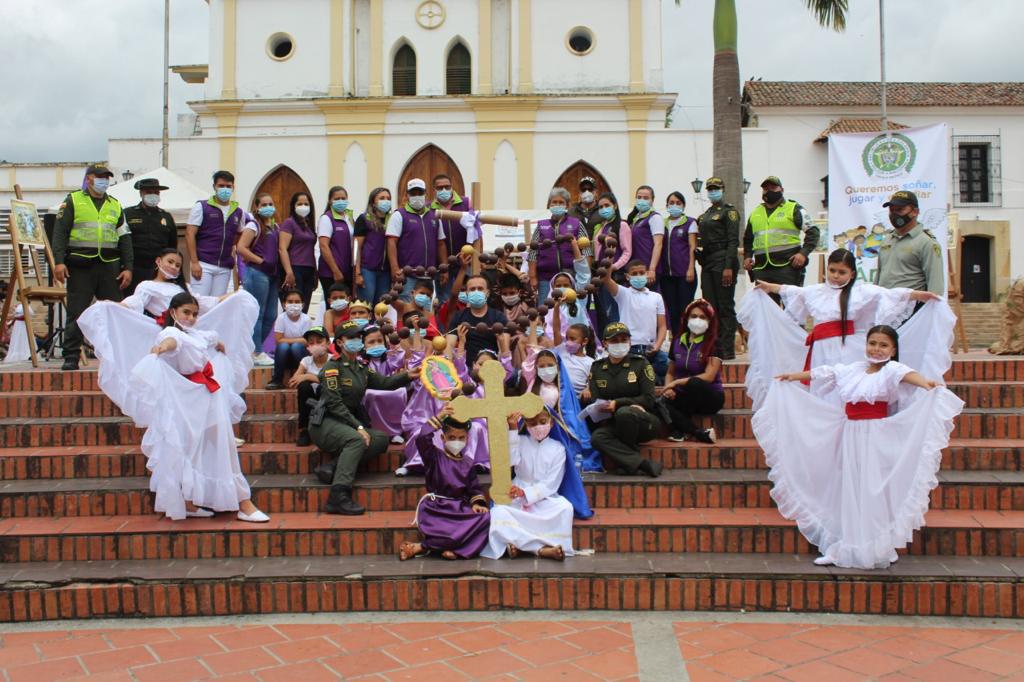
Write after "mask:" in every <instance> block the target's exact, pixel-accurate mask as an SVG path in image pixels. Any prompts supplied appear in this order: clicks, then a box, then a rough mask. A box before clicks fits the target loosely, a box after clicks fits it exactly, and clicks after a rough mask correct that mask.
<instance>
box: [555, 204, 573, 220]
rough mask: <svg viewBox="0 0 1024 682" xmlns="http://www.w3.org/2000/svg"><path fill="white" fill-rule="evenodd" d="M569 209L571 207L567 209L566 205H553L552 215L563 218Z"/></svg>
mask: <svg viewBox="0 0 1024 682" xmlns="http://www.w3.org/2000/svg"><path fill="white" fill-rule="evenodd" d="M568 210H569V209H567V208H566V207H565V206H552V207H551V215H552V216H554V217H555V218H561V217H562V216H564V215H565V214H566V212H567V211H568Z"/></svg>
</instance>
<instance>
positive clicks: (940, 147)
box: [827, 123, 950, 282]
mask: <svg viewBox="0 0 1024 682" xmlns="http://www.w3.org/2000/svg"><path fill="white" fill-rule="evenodd" d="M949 172H950V171H949V138H948V136H947V131H946V124H945V123H936V124H935V125H930V126H925V127H923V128H906V129H904V130H894V131H892V134H891V135H890V136H889V137H888V138H887V137H886V135H885V133H881V134H879V133H847V134H838V133H835V134H832V135H829V136H828V232H829V234H828V246H827V250H828V251H830V252H831V251H832V250H834V249H837V248H840V247H841V248H846V249H849V250H850V251H853V253H854V254H855V255H856V256H857V262H858V266H859V267H858V273H857V274H858V277H859V278H860V279H864V280H867V281H869V282H870V281H874V277H875V270H876V269H877V267H878V248H879V247H880V246H881V244H882V241H883V240H884V239H885V237H886V236H887V235H888V234H889V232H891V231H892V225H891V224H889V209H887V208H882V204H884V203H885V202H886V201H887V200H888V199H889V197H890V196H891V195H892V193H893V192H896V191H898V190H901V189H902V190H910V191H911V192H914V193H915V194H917V198H918V201H919V203H920V209H921V213H920V215H919V216H918V218H917V220H918V222H919V223H921V224H922V225H924V226H925V228H927V229H928V230H929V231H930V232H931V233H932V234H933V235H935V238H936V239H937V240H938V241H939V244H940V245H941V246H942V252H943V257H944V258H945V253H946V248H947V245H948V241H949V237H948V233H949V225H948V219H947V215H946V197H947V196H948V192H949Z"/></svg>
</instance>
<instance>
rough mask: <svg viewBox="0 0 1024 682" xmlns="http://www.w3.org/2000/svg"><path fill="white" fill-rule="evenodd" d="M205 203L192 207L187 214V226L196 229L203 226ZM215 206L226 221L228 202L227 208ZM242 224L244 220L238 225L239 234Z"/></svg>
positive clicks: (201, 202) (229, 204)
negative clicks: (192, 226)
mask: <svg viewBox="0 0 1024 682" xmlns="http://www.w3.org/2000/svg"><path fill="white" fill-rule="evenodd" d="M205 203H206V201H197V202H196V203H194V204H193V205H192V209H191V210H190V211H189V212H188V223H186V224H187V225H195V226H196V227H199V226H200V225H202V224H203V204H205ZM216 206H217V208H219V209H220V210H221V213H223V214H224V220H227V219H228V211H229V210H230V209H231V202H228V205H227V206H221V205H220V204H216ZM236 208H237V206H236ZM246 218H247V219H248V218H251V216H246ZM244 223H245V220H243V221H242V222H241V223H239V225H238V231H239V232H241V231H242V229H243V228H244Z"/></svg>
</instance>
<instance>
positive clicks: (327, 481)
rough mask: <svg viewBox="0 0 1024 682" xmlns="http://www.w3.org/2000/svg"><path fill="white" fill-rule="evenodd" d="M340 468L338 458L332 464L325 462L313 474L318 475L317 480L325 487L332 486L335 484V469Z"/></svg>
mask: <svg viewBox="0 0 1024 682" xmlns="http://www.w3.org/2000/svg"><path fill="white" fill-rule="evenodd" d="M337 466H338V458H337V457H335V458H334V459H332V460H331V461H330V462H324V463H323V464H319V465H317V466H316V468H315V469H313V473H314V474H316V477H317V480H319V481H320V482H321V483H323V484H324V485H331V483H333V482H334V469H335V467H337Z"/></svg>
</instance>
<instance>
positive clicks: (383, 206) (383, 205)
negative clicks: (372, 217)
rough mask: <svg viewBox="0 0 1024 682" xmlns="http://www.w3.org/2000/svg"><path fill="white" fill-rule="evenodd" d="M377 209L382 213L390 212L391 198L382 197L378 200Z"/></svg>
mask: <svg viewBox="0 0 1024 682" xmlns="http://www.w3.org/2000/svg"><path fill="white" fill-rule="evenodd" d="M377 210H378V211H380V212H381V213H389V212H390V211H391V200H390V199H381V200H380V201H378V202H377Z"/></svg>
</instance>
